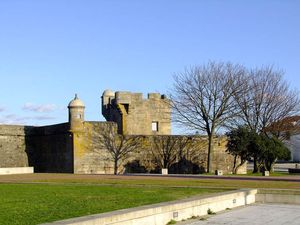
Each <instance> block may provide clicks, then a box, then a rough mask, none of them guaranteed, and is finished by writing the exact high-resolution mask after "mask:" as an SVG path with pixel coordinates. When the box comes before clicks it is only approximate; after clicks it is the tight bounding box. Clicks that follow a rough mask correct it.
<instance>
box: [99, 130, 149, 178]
mask: <svg viewBox="0 0 300 225" xmlns="http://www.w3.org/2000/svg"><path fill="white" fill-rule="evenodd" d="M97 141H99V143H100V146H101V148H104V149H106V150H107V151H108V152H109V153H110V155H111V156H112V158H113V161H114V174H115V175H116V174H118V169H119V166H120V164H121V163H122V161H123V160H125V159H126V158H127V157H128V156H129V154H130V153H131V152H134V151H135V150H137V149H139V148H142V147H143V142H144V137H143V136H135V135H120V134H118V133H117V130H116V127H114V126H110V125H108V126H106V127H105V128H104V129H103V130H101V131H100V138H99V139H98V140H97Z"/></svg>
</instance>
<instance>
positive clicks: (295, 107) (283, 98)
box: [235, 66, 300, 172]
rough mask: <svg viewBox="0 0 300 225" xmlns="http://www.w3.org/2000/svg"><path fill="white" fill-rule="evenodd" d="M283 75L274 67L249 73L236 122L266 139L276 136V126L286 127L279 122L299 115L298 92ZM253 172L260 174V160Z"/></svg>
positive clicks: (239, 99)
mask: <svg viewBox="0 0 300 225" xmlns="http://www.w3.org/2000/svg"><path fill="white" fill-rule="evenodd" d="M283 74H284V73H283V72H282V71H276V70H274V69H273V67H271V66H266V67H262V68H258V69H254V70H250V71H249V72H248V76H247V79H245V80H244V85H245V84H246V86H247V88H243V91H242V92H240V93H239V94H235V100H236V102H237V103H238V105H239V108H240V113H241V114H240V116H239V118H238V119H236V121H237V122H238V123H240V125H243V124H246V125H247V126H248V127H249V128H250V129H251V130H252V131H255V132H256V133H258V134H259V133H262V132H263V133H265V134H266V135H268V134H270V133H273V134H274V133H275V131H276V129H278V127H277V128H275V126H276V125H275V124H277V125H280V126H283V124H282V123H278V122H279V121H285V120H284V118H287V117H290V116H293V115H295V114H297V113H298V112H299V104H300V101H299V97H298V92H297V91H294V90H291V89H290V87H289V85H288V84H287V83H286V82H285V81H284V80H283ZM285 122H286V121H285ZM267 128H268V129H267ZM271 128H274V130H273V131H274V132H273V131H272V130H270V129H271ZM282 128H283V127H282ZM291 129H292V128H291ZM277 131H278V130H277ZM253 172H258V166H257V160H256V157H254V171H253Z"/></svg>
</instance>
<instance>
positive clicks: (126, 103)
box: [0, 90, 233, 174]
mask: <svg viewBox="0 0 300 225" xmlns="http://www.w3.org/2000/svg"><path fill="white" fill-rule="evenodd" d="M101 105H102V114H103V116H104V117H105V119H106V120H107V122H94V121H85V119H84V118H85V105H84V103H83V102H82V101H81V100H80V99H79V98H78V96H77V95H76V96H75V98H74V99H73V100H72V101H71V102H70V103H69V105H68V109H69V121H68V122H67V123H62V124H56V125H50V126H41V127H34V126H17V125H0V155H1V159H0V168H10V167H28V166H32V167H34V170H35V172H56V173H77V174H112V173H113V162H112V160H111V156H110V154H108V152H107V149H105V148H103V146H102V145H100V144H99V142H97V141H95V140H98V139H99V136H101V133H102V132H103V130H104V129H105V128H106V127H113V128H115V130H116V132H117V133H119V134H123V135H142V136H144V137H146V138H147V139H148V140H150V142H151V140H152V139H151V138H152V137H155V136H162V137H168V136H170V135H171V108H170V100H169V99H168V98H167V97H166V96H165V95H160V94H159V93H150V94H148V98H147V99H144V98H143V95H142V94H141V93H131V92H120V91H119V92H113V91H110V90H106V91H104V93H103V95H102V104H101ZM117 133H116V135H117ZM176 137H178V138H179V137H184V136H176ZM197 140H198V142H199V146H200V145H201V146H202V147H201V148H200V147H199V155H202V156H203V157H204V158H203V159H200V158H199V157H198V158H197V160H198V161H197V163H198V164H200V163H202V164H203V165H202V166H203V167H205V165H204V164H205V157H206V151H207V149H206V147H203V143H205V142H206V140H205V138H203V137H199V138H198V139H197ZM201 143H202V144H201ZM225 145H226V140H225V139H224V138H220V137H219V138H215V146H216V147H215V149H214V154H213V168H214V169H222V170H223V171H224V172H228V171H230V170H231V166H232V165H231V164H232V160H233V158H232V156H230V155H228V154H227V153H226V152H225ZM96 150H97V151H96ZM145 151H147V150H143V151H137V152H134V153H132V154H131V155H130V157H128V159H127V160H125V161H124V162H123V163H122V165H121V170H120V172H124V171H125V167H124V165H125V163H128V162H130V161H132V160H139V159H140V157H141V155H143V154H145ZM146 153H147V152H146ZM147 157H148V156H147Z"/></svg>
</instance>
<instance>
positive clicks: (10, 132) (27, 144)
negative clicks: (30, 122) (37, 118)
mask: <svg viewBox="0 0 300 225" xmlns="http://www.w3.org/2000/svg"><path fill="white" fill-rule="evenodd" d="M68 129H69V124H68V123H65V124H58V125H52V126H45V127H32V126H12V125H0V157H1V158H0V167H27V166H33V167H34V170H35V172H73V153H72V152H73V150H72V137H71V136H70V133H68Z"/></svg>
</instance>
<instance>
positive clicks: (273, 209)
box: [178, 204, 300, 225]
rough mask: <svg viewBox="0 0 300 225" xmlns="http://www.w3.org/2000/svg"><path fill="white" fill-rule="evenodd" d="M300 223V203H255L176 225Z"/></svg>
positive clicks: (283, 224)
mask: <svg viewBox="0 0 300 225" xmlns="http://www.w3.org/2000/svg"><path fill="white" fill-rule="evenodd" d="M183 224H184V225H212V224H213V225H221V224H222V225H249V224H251V225H300V205H284V204H255V205H250V206H247V207H243V208H239V209H234V210H232V211H226V212H224V213H221V214H219V215H215V216H211V217H209V218H208V219H207V220H205V221H199V220H198V221H196V222H190V223H189V222H184V223H183V222H182V223H178V225H183Z"/></svg>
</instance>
